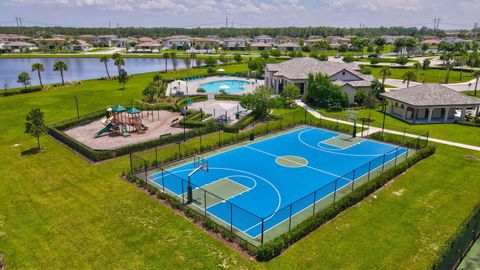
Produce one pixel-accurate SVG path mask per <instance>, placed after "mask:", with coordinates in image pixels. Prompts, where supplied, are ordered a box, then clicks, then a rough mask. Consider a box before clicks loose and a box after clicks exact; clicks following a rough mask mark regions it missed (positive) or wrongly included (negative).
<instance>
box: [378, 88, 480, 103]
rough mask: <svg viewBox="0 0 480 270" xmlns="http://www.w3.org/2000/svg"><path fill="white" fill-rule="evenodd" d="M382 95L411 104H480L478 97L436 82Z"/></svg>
mask: <svg viewBox="0 0 480 270" xmlns="http://www.w3.org/2000/svg"><path fill="white" fill-rule="evenodd" d="M382 95H383V96H385V97H387V98H390V99H393V100H396V101H400V102H402V103H406V104H409V105H413V106H451V105H480V99H476V98H472V97H469V96H467V95H465V94H462V93H459V92H457V91H455V90H452V89H450V88H448V87H445V86H443V85H440V84H436V83H426V84H420V85H417V86H412V87H408V88H403V89H400V90H397V91H394V92H388V93H383V94H382Z"/></svg>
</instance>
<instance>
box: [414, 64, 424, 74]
mask: <svg viewBox="0 0 480 270" xmlns="http://www.w3.org/2000/svg"><path fill="white" fill-rule="evenodd" d="M412 67H413V69H415V74H416V75H418V71H419V70H420V69H422V64H420V63H419V62H415V63H413V65H412Z"/></svg>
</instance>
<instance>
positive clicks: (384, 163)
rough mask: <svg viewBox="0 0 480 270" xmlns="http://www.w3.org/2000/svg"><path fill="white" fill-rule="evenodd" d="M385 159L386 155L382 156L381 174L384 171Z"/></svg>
mask: <svg viewBox="0 0 480 270" xmlns="http://www.w3.org/2000/svg"><path fill="white" fill-rule="evenodd" d="M386 158H387V154H383V163H382V173H383V171H384V170H385V159H386Z"/></svg>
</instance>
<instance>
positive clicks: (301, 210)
mask: <svg viewBox="0 0 480 270" xmlns="http://www.w3.org/2000/svg"><path fill="white" fill-rule="evenodd" d="M406 153H407V152H404V153H402V154H401V155H400V156H402V155H404V154H406ZM397 158H398V156H397ZM392 160H393V158H392V159H390V160H389V161H387V162H386V163H389V162H391V161H392ZM362 166H363V165H362ZM382 166H383V165H380V166H377V167H375V168H373V169H371V170H370V171H368V172H366V173H364V174H362V175H361V176H360V177H358V178H357V179H355V180H353V182H356V181H357V180H358V179H360V178H362V177H364V176H365V175H367V174H368V173H371V172H372V171H375V170H376V169H378V168H380V167H382ZM350 182H352V181H350ZM350 182H348V183H346V184H345V185H343V186H341V187H340V188H338V189H337V191H338V190H339V189H342V188H344V187H345V186H347V185H348V184H350ZM330 183H331V182H330ZM330 183H328V184H330ZM328 184H327V185H328ZM362 185H363V184H362ZM357 188H358V187H357ZM354 190H355V189H354ZM315 192H316V191H315ZM334 192H335V191H333V192H330V193H328V194H327V195H325V196H323V197H322V198H320V199H318V200H317V201H316V202H314V203H311V204H309V205H307V206H306V207H304V208H302V209H300V211H298V212H297V213H295V214H293V215H292V217H294V216H296V215H298V214H300V213H301V212H303V211H304V210H305V209H307V208H309V207H310V206H312V205H313V204H316V203H318V202H320V201H321V200H323V199H325V198H326V197H328V196H330V195H331V194H332V193H334ZM310 194H312V193H310ZM307 196H308V195H307ZM300 199H303V198H300ZM332 204H333V203H332ZM317 213H318V212H317ZM312 216H313V215H312ZM288 219H290V217H288V218H286V219H283V220H281V221H280V222H278V223H277V224H275V225H274V226H272V227H270V228H268V229H267V230H264V231H263V233H264V234H265V233H266V232H268V231H269V230H271V229H273V228H275V227H277V226H279V225H280V224H282V223H283V222H285V221H286V220H288ZM302 222H303V220H302ZM260 224H261V223H257V224H256V225H255V227H256V226H258V225H260ZM249 229H252V227H251V228H249ZM260 235H261V233H260V234H257V235H256V236H255V238H257V237H258V236H260Z"/></svg>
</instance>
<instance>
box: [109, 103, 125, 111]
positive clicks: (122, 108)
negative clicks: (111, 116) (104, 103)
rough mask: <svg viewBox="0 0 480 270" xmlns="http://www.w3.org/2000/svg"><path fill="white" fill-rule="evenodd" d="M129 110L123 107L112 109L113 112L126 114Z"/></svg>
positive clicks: (118, 106)
mask: <svg viewBox="0 0 480 270" xmlns="http://www.w3.org/2000/svg"><path fill="white" fill-rule="evenodd" d="M126 110H127V109H125V108H124V107H123V106H122V105H116V106H114V107H112V112H124V111H126Z"/></svg>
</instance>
